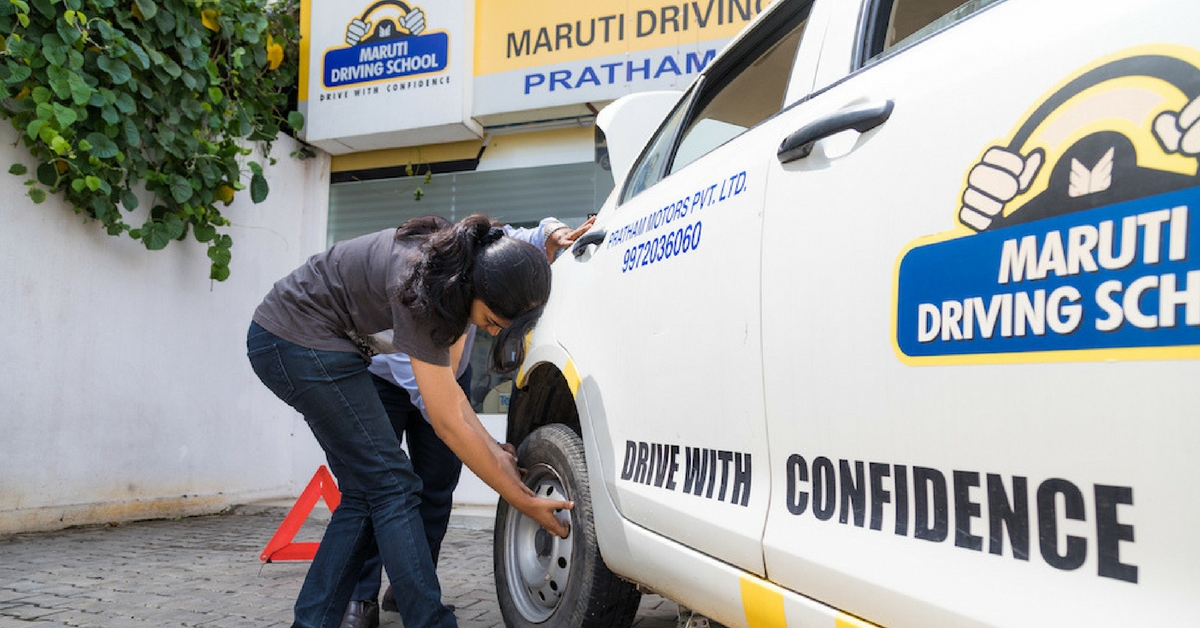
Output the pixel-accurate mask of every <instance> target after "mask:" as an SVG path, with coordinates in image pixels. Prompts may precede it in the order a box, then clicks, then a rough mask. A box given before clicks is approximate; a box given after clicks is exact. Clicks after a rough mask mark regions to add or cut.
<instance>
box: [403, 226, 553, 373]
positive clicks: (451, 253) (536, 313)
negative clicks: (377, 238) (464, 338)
mask: <svg viewBox="0 0 1200 628" xmlns="http://www.w3.org/2000/svg"><path fill="white" fill-rule="evenodd" d="M408 238H422V239H423V240H424V242H423V243H422V244H421V253H422V258H421V260H420V261H419V262H418V263H417V265H416V268H415V269H414V270H413V273H412V274H411V275H410V276H409V277H408V279H407V280H406V281H405V283H404V287H403V289H402V290H401V292H400V303H401V304H403V305H404V306H406V307H408V308H410V309H412V310H413V311H414V312H415V313H416V314H417V316H418V317H420V318H423V319H425V320H426V321H427V322H428V323H429V324H430V325H431V327H432V331H431V332H430V333H431V335H432V337H433V341H434V342H435V343H436V344H437V345H438V346H442V347H448V346H450V345H452V344H454V341H455V340H457V339H458V337H459V336H461V335H462V333H463V330H464V329H466V327H467V323H468V322H469V318H470V314H471V303H472V301H474V300H475V299H479V300H481V301H483V303H484V305H487V306H488V308H490V309H491V310H492V312H493V313H495V314H496V315H497V316H499V317H502V318H506V319H509V320H510V321H512V322H511V324H509V325H508V327H506V328H504V329H503V330H502V331H501V332H500V334H499V335H498V336H496V339H495V341H494V342H493V344H492V356H491V358H492V360H491V361H492V368H493V370H495V371H496V372H498V373H509V372H511V371H513V370H515V369H516V368H517V367H518V366H520V365H521V362H523V361H524V360H525V334H526V333H528V332H529V330H530V329H532V328H533V326H534V325H535V324H536V323H537V320H538V318H540V317H541V315H542V309H543V308H544V307H545V305H546V299H548V298H549V297H550V262H549V261H548V260H547V259H546V255H545V253H542V252H541V251H540V250H538V248H537V247H535V246H533V245H532V244H529V243H527V242H522V241H520V240H515V239H513V238H509V237H506V236H505V235H504V230H503V229H502V228H500V227H498V226H496V225H494V224H492V222H491V220H489V219H488V218H487V217H486V216H481V215H479V214H476V215H473V216H468V217H466V218H464V219H462V220H460V221H459V222H457V223H454V224H451V223H450V222H449V221H448V220H446V219H445V218H440V217H437V216H428V217H423V218H413V219H411V220H409V221H407V222H405V223H404V224H403V225H400V227H399V228H397V229H396V239H408Z"/></svg>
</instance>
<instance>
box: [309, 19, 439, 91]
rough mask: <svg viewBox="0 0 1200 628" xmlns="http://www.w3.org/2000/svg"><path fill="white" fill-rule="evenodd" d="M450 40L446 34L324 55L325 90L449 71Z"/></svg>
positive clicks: (414, 37) (415, 36)
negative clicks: (447, 68) (447, 67)
mask: <svg viewBox="0 0 1200 628" xmlns="http://www.w3.org/2000/svg"><path fill="white" fill-rule="evenodd" d="M449 57H450V38H449V37H448V36H447V35H446V33H444V32H437V33H429V34H427V35H414V36H409V37H403V38H401V39H392V40H387V41H380V42H373V43H369V44H362V45H358V46H352V47H350V48H339V49H337V50H330V51H329V52H327V53H325V66H324V72H323V73H322V78H323V80H324V84H325V87H327V88H333V87H345V86H348V85H357V84H361V83H371V82H374V81H386V80H391V79H397V78H404V77H406V76H413V75H416V74H430V73H434V72H441V71H443V70H445V69H446V66H447V64H448V63H449Z"/></svg>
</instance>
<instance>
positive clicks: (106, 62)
mask: <svg viewBox="0 0 1200 628" xmlns="http://www.w3.org/2000/svg"><path fill="white" fill-rule="evenodd" d="M96 64H97V65H99V66H100V69H101V70H104V72H105V73H106V74H108V75H109V77H111V78H112V82H113V84H115V85H121V84H123V83H126V82H128V81H129V79H130V78H132V77H133V72H132V71H131V70H130V69H129V65H128V64H126V63H125V62H124V61H122V60H120V59H114V58H112V57H108V56H103V55H102V56H100V57H99V58H97V59H96Z"/></svg>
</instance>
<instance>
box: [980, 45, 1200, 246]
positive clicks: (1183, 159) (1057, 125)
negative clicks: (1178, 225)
mask: <svg viewBox="0 0 1200 628" xmlns="http://www.w3.org/2000/svg"><path fill="white" fill-rule="evenodd" d="M1185 55H1186V56H1191V57H1195V56H1196V54H1195V51H1190V50H1174V49H1171V48H1169V47H1164V46H1160V47H1154V48H1152V49H1142V50H1135V51H1128V52H1126V53H1123V54H1122V55H1120V56H1119V57H1116V58H1109V59H1105V60H1101V61H1100V62H1099V63H1097V64H1094V66H1093V67H1091V68H1087V69H1084V70H1083V71H1082V72H1080V73H1079V74H1077V75H1076V76H1075V77H1073V78H1071V79H1068V80H1067V81H1066V82H1065V83H1063V84H1061V85H1060V86H1059V87H1058V88H1056V89H1055V90H1054V91H1053V92H1051V93H1050V94H1049V95H1048V96H1047V97H1045V98H1044V99H1043V100H1042V101H1041V102H1040V103H1039V104H1038V105H1037V106H1036V107H1035V108H1034V109H1033V111H1032V112H1031V113H1030V114H1029V115H1028V117H1027V118H1026V119H1025V120H1024V121H1022V122H1021V123H1020V124H1019V125H1018V127H1017V128H1016V130H1015V131H1014V132H1013V134H1012V135H1011V137H1009V138H1008V140H1007V141H1001V142H998V143H996V144H995V145H993V146H990V147H988V148H987V149H986V150H985V151H984V152H983V155H982V157H981V158H980V159H979V161H978V163H976V164H975V165H974V166H973V167H972V168H971V169H970V170H969V171H968V173H967V177H966V182H965V185H964V187H963V192H962V195H961V197H960V205H959V210H958V215H957V219H958V222H959V223H960V224H961V225H963V226H964V227H967V228H968V229H970V230H972V231H974V232H982V231H987V230H991V229H998V228H1001V227H1006V226H1009V225H1014V224H1022V223H1026V222H1031V221H1034V220H1040V219H1042V218H1048V217H1051V216H1057V215H1062V214H1067V213H1071V212H1075V211H1081V210H1085V209H1092V208H1095V207H1101V206H1105V205H1111V204H1113V203H1117V202H1121V201H1125V200H1131V199H1135V198H1142V197H1146V196H1152V195H1155V194H1161V193H1163V192H1168V191H1172V190H1178V189H1183V188H1188V187H1193V186H1196V185H1198V184H1200V181H1198V180H1197V177H1196V173H1197V157H1198V156H1200V124H1197V122H1198V121H1200V69H1198V68H1197V66H1196V65H1194V64H1193V63H1190V62H1189V61H1186V60H1184V56H1185Z"/></svg>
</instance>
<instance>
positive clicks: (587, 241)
mask: <svg viewBox="0 0 1200 628" xmlns="http://www.w3.org/2000/svg"><path fill="white" fill-rule="evenodd" d="M606 235H608V232H607V231H605V230H603V229H592V230H590V231H588V232H587V233H585V234H583V235H581V236H579V239H578V240H576V241H575V246H572V247H571V254H572V255H574V256H575V257H580V256H582V255H583V253H584V252H585V251H587V247H588V246H589V245H591V244H600V243H601V242H603V241H604V236H606Z"/></svg>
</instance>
